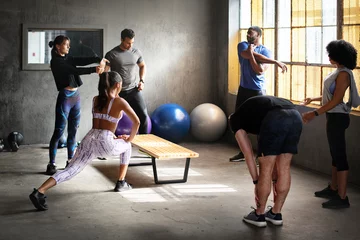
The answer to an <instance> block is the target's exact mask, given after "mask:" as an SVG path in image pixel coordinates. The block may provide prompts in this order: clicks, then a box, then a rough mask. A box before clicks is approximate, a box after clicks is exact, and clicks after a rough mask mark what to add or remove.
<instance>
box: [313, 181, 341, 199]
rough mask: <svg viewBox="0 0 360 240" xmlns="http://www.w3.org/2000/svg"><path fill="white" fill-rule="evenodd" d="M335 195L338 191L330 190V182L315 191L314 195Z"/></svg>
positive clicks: (323, 196) (325, 196)
mask: <svg viewBox="0 0 360 240" xmlns="http://www.w3.org/2000/svg"><path fill="white" fill-rule="evenodd" d="M337 195H338V191H337V190H332V189H331V186H330V184H329V185H328V186H327V187H326V188H324V189H323V190H321V191H317V192H315V197H320V198H329V199H330V198H333V197H336V196H337Z"/></svg>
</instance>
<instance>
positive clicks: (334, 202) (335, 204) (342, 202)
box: [322, 194, 350, 209]
mask: <svg viewBox="0 0 360 240" xmlns="http://www.w3.org/2000/svg"><path fill="white" fill-rule="evenodd" d="M322 207H323V208H331V209H339V208H348V207H350V202H349V198H348V197H347V196H346V197H345V199H342V198H340V196H339V195H338V194H337V195H336V197H333V198H331V199H330V200H329V201H327V202H324V203H323V204H322Z"/></svg>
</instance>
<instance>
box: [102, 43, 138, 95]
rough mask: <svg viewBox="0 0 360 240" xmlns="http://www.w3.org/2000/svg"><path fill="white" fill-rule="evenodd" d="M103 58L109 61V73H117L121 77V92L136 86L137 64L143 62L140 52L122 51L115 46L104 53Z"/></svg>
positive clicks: (134, 50) (132, 50) (136, 50)
mask: <svg viewBox="0 0 360 240" xmlns="http://www.w3.org/2000/svg"><path fill="white" fill-rule="evenodd" d="M105 58H106V59H108V60H109V61H110V64H109V66H110V68H111V71H115V72H118V73H119V74H120V76H121V77H122V79H123V84H122V90H129V89H132V88H134V87H136V86H137V84H136V74H137V73H138V68H137V64H139V63H141V62H142V61H144V60H143V58H142V54H141V52H140V50H138V49H136V48H131V49H130V50H125V51H124V50H121V48H120V46H116V47H114V48H113V49H112V50H110V51H109V52H107V53H106V55H105Z"/></svg>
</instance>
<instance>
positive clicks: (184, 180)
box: [151, 157, 190, 184]
mask: <svg viewBox="0 0 360 240" xmlns="http://www.w3.org/2000/svg"><path fill="white" fill-rule="evenodd" d="M151 161H152V166H153V172H154V180H155V183H156V184H166V183H184V182H186V181H187V177H188V173H189V167H190V158H186V163H185V169H184V176H183V179H173V180H162V181H159V179H158V175H157V169H156V159H155V158H154V157H151Z"/></svg>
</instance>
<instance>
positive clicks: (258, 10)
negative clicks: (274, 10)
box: [249, 0, 263, 27]
mask: <svg viewBox="0 0 360 240" xmlns="http://www.w3.org/2000/svg"><path fill="white" fill-rule="evenodd" d="M249 2H250V1H249ZM251 2H252V8H251V13H252V16H251V20H252V21H251V24H252V25H253V26H259V27H262V25H263V23H262V19H263V12H262V9H263V8H262V0H252V1H251Z"/></svg>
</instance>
